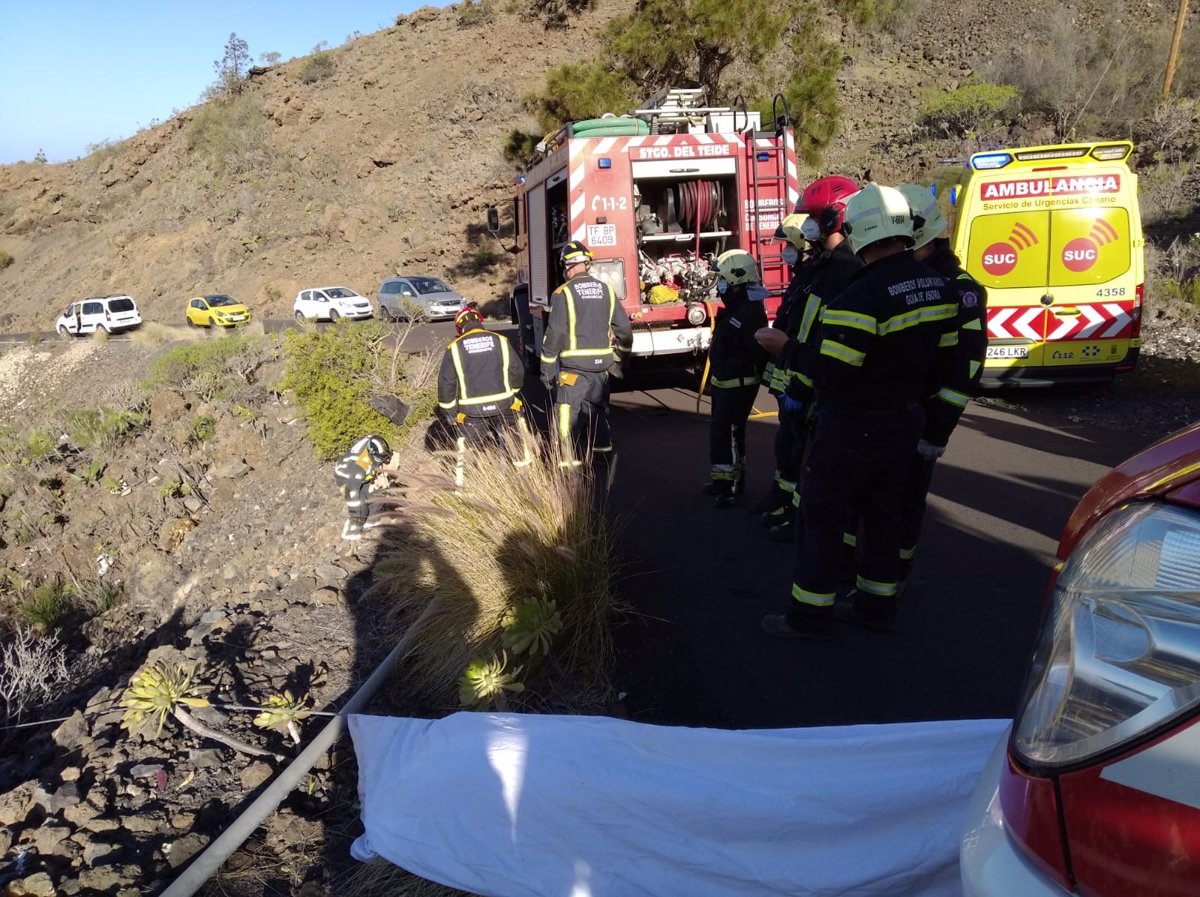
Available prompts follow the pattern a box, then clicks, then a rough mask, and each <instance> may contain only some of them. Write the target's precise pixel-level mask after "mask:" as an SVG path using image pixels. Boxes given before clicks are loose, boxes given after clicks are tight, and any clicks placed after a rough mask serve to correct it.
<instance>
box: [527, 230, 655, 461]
mask: <svg viewBox="0 0 1200 897" xmlns="http://www.w3.org/2000/svg"><path fill="white" fill-rule="evenodd" d="M559 260H560V262H561V263H562V268H563V276H564V278H565V279H566V282H565V283H564V284H562V286H560V287H559V288H558V289H556V290H555V291H554V292H553V293H552V294H551V295H550V318H549V321H548V322H547V324H546V335H545V337H544V338H543V339H542V352H541V363H542V383H544V384H545V386H546V389H547V391H548V392H549V393H550V394H551V396H552V398H553V402H554V419H553V426H554V427H555V430H556V431H557V433H558V436H559V440H560V444H561V446H562V452H563V461H562V463H563V464H564V465H569V466H578V465H580V464H582V463H583V459H584V458H586V457H587V456H588V455H589V451H590V452H594V453H595V454H596V455H602V456H604V459H605V460H606V461H607V462H608V464H609V467H610V471H611V466H612V461H613V459H612V451H613V447H612V434H611V430H610V428H609V423H608V393H609V384H608V377H609V373H610V372H611V373H612V374H613V375H614V376H617V377H620V376H622V371H621V364H622V361H623V356H624V355H625V354H627V353H628V352H629V351H630V350H631V349H632V348H633V327H632V326H631V325H630V323H629V316H628V315H626V314H625V309H624V308H623V307H622V305H621V303H620V301H619V300H618V299H617V294H616V293H615V292H614V291H613V288H612V287H610V286H609V285H608V284H606V283H605V282H604V281H602V280H600V279H598V278H596V277H593V276H592V275H591V274H590V273H589V270H590V268H591V263H592V253H591V250H589V249H588V248H587V246H585V245H584V244H583V243H581V242H579V241H578V240H572V241H571V242H569V243H567V244H566V245H565V246H564V247H563V249H562V254H561V255H560V257H559ZM614 337H615V339H616V346H615V348H614V346H613V339H614Z"/></svg>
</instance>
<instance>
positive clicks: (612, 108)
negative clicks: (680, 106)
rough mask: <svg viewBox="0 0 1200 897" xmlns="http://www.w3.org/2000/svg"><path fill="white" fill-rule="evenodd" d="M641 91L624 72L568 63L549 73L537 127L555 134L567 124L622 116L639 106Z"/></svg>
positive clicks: (539, 101)
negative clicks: (604, 116)
mask: <svg viewBox="0 0 1200 897" xmlns="http://www.w3.org/2000/svg"><path fill="white" fill-rule="evenodd" d="M638 93H639V91H638V88H637V86H636V85H635V84H634V83H633V81H632V80H630V78H629V77H628V76H627V75H625V74H624V73H622V72H615V71H612V70H611V69H610V68H609V67H608V66H606V65H604V64H603V63H599V62H588V63H568V64H566V65H560V66H557V67H556V68H553V69H551V70H550V72H549V74H547V75H546V88H545V90H544V91H543V92H542V94H541V96H539V97H535V98H534V102H535V103H536V105H537V110H538V112H537V114H538V123H539V124H540V125H541V127H542V129H543V130H545V131H553V130H556V129H557V128H559V127H560V126H561V125H562V124H563V123H564V122H568V121H579V120H580V119H586V118H595V117H596V116H599V115H603V114H604V113H605V112H621V111H624V110H626V109H631V108H633V107H634V105H635V104H636V103H637V99H638Z"/></svg>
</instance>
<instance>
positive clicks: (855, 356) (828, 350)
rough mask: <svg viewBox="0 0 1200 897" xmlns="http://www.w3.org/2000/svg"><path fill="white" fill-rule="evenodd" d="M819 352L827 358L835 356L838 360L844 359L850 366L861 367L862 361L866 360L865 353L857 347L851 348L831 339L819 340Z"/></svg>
mask: <svg viewBox="0 0 1200 897" xmlns="http://www.w3.org/2000/svg"><path fill="white" fill-rule="evenodd" d="M821 354H822V355H826V356H828V357H829V358H836V359H837V360H838V361H844V362H845V363H846V364H848V365H850V366H851V367H856V368H860V367H862V364H863V361H865V360H866V357H867V355H866V353H865V352H859V351H858V350H857V349H851V348H850V347H849V346H843V345H842V344H841V343H839V342H836V341H834V340H831V339H826V340H822V341H821Z"/></svg>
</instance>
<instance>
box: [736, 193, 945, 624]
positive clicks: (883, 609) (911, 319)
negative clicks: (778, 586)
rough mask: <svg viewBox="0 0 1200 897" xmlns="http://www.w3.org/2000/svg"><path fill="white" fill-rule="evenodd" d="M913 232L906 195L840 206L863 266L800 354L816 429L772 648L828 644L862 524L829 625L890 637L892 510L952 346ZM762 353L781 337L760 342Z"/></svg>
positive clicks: (941, 291)
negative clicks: (848, 537) (853, 574)
mask: <svg viewBox="0 0 1200 897" xmlns="http://www.w3.org/2000/svg"><path fill="white" fill-rule="evenodd" d="M922 223H923V222H921V221H914V218H913V213H912V211H911V210H910V209H909V206H908V203H907V202H906V201H905V199H904V196H903V195H902V194H901V193H900V192H899V191H897V190H895V189H894V188H891V187H881V186H879V185H878V184H868V185H867V186H866V187H864V188H863V189H862V190H860V191H859V192H858V193H856V194H855V195H854V196H852V197H850V198H849V199H848V200H847V201H846V209H845V222H844V225H843V230H844V232H845V234H846V237H847V241H848V243H849V247H850V249H851V250H853V251H854V252H855V253H856V254H857V255H859V256H860V257H861V258H862V260H863V262H864V264H865V267H864V268H863V269H862V270H861V271H859V272H858V274H856V275H855V277H854V278H853V280H852V281H851V282H850V285H849V286H848V287H847V288H846V290H845V291H843V292H842V293H841V295H839V296H837V297H836V298H834V299H832V300H830V301H829V303H828V304H827V306H826V308H825V311H824V312H823V314H822V319H821V324H820V328H819V333H818V343H817V345H815V346H811V347H809V349H808V350H807V351H805V352H802V353H800V354H799V356H798V358H797V362H798V363H799V367H798V368H797V369H798V370H800V371H802V372H808V374H809V376H810V377H811V379H812V381H813V384H814V388H815V394H816V407H815V414H816V418H815V419H816V426H815V430H814V434H813V441H812V446H811V449H810V451H809V455H808V460H807V463H806V465H805V469H804V472H803V477H802V483H801V500H800V507H801V513H802V515H803V517H802V526H803V529H802V532H801V533H800V534H799V539H798V542H797V547H798V555H797V563H796V572H795V577H794V581H793V584H792V594H791V598H792V600H791V601H790V602H789V607H788V610H787V612H786V613H784V614H770V615H767V616H765V617H763V619H762V622H761V628H762V630H763V631H764V632H765V633H767V634H768V635H771V636H774V637H777V638H789V639H792V638H799V639H829V638H832V637H833V622H834V615H835V608H834V600H835V597H836V590H837V581H838V568H839V562H840V552H839V549H840V547H841V545H842V538H843V533H844V532H846V531H847V529H848V528H849V527H850V526H852V525H853V521H854V520H856V519H858V520H860V521H861V529H860V532H861V533H862V538H861V539H860V540H859V545H858V554H857V570H858V576H857V579H856V583H855V589H854V590H852V591H851V593H850V595H849V596H848V599H849V601H848V602H846V603H844V604H843V605H839V606H838V608H837V618H838V619H842V620H845V621H846V622H850V623H855V624H859V625H863V626H868V627H871V628H875V629H880V630H890V629H893V628H894V626H895V618H896V594H897V588H898V583H899V578H900V576H899V573H900V542H901V524H900V505H901V499H902V495H903V492H904V488H905V484H906V482H907V478H908V473H909V467H910V464H911V461H912V458H913V456H914V449H915V447H916V445H917V442H918V441H919V440H920V438H921V434H922V432H923V431H924V427H925V413H924V410H923V409H922V406H921V402H922V401H923V400H924V399H925V398H926V396H928V395H929V384H931V383H935V382H945V381H946V379H947V377H948V375H949V374H950V371H951V368H952V366H953V362H954V351H955V344H956V343H957V339H958V332H957V325H956V317H957V313H958V300H957V297H956V296H955V294H954V291H953V290H952V289H951V288H950V287H949V286H948V285H947V284H946V282H945V281H944V280H943V279H942V278H941V277H940V276H939V275H938V274H937V273H936V272H934V271H932V270H931V269H929V268H927V267H925V266H924V265H922V264H920V263H919V262H917V261H916V260H915V259H914V258H913V255H912V253H911V252H910V251H909V247H911V246H912V243H913V231H914V227H916V226H919V225H920V224H922ZM759 339H760V341H761V342H763V343H764V345H765V346H766V347H767V349H768V350H775V351H778V349H779V348H781V347H782V344H783V342H784V340H785V337H784V336H783V334H775V333H773V331H772V330H770V329H764V330H761V331H759Z"/></svg>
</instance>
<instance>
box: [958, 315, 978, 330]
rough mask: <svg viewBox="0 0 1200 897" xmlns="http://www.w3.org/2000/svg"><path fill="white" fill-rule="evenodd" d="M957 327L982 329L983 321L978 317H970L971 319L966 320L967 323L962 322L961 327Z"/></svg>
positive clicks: (961, 328)
mask: <svg viewBox="0 0 1200 897" xmlns="http://www.w3.org/2000/svg"><path fill="white" fill-rule="evenodd" d="M958 329H959V330H982V329H983V321H982V320H981V319H979V318H971V320H969V321H967V323H965V324H963V325H962V327H960V328H958Z"/></svg>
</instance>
